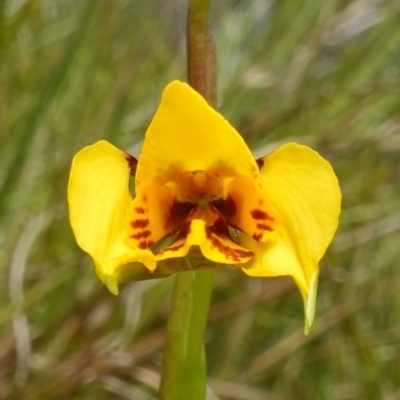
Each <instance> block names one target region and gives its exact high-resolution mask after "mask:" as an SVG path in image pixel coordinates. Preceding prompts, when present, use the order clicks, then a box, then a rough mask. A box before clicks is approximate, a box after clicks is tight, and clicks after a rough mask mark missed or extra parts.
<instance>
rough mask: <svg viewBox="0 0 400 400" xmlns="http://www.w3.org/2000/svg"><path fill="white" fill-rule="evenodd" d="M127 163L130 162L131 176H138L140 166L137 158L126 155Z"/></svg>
mask: <svg viewBox="0 0 400 400" xmlns="http://www.w3.org/2000/svg"><path fill="white" fill-rule="evenodd" d="M125 159H126V161H128V165H129V169H130V174H131V175H132V176H135V174H136V169H137V165H138V160H136V158H135V157H133V156H131V155H130V154H128V153H126V157H125Z"/></svg>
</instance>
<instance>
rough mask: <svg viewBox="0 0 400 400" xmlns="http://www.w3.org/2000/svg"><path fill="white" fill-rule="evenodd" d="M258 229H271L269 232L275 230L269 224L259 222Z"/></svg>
mask: <svg viewBox="0 0 400 400" xmlns="http://www.w3.org/2000/svg"><path fill="white" fill-rule="evenodd" d="M257 229H261V230H263V231H269V232H272V231H273V229H272V228H271V227H270V226H269V225H267V224H257Z"/></svg>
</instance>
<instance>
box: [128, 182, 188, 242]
mask: <svg viewBox="0 0 400 400" xmlns="http://www.w3.org/2000/svg"><path fill="white" fill-rule="evenodd" d="M136 192H137V196H136V197H135V199H134V201H133V203H132V206H131V208H130V211H129V221H130V225H129V228H128V232H129V237H130V239H131V241H132V243H134V245H135V246H136V247H138V248H140V249H146V248H148V247H150V246H152V245H153V244H154V243H156V242H158V241H159V240H161V239H163V238H165V237H167V236H169V235H171V234H172V233H174V232H176V231H177V230H178V229H179V228H180V227H181V225H182V224H183V222H184V221H185V219H186V218H187V217H188V215H189V213H190V211H191V210H192V208H193V207H194V205H193V204H190V203H181V202H178V201H177V199H176V194H175V191H174V190H173V189H172V188H170V187H168V186H164V185H160V184H158V183H153V184H152V185H149V186H146V187H145V188H142V189H138V190H137V191H136Z"/></svg>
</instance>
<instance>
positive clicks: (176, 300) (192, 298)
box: [160, 271, 214, 400]
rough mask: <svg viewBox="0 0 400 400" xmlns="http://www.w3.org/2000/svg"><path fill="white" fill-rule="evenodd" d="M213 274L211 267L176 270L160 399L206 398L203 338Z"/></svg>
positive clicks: (198, 399)
mask: <svg viewBox="0 0 400 400" xmlns="http://www.w3.org/2000/svg"><path fill="white" fill-rule="evenodd" d="M213 277H214V272H213V271H197V272H192V271H188V272H180V273H177V274H176V277H175V283H174V287H173V290H172V295H171V311H170V316H169V320H168V327H167V333H168V336H167V344H166V349H165V353H164V360H163V365H162V379H161V386H160V399H161V400H187V399H191V400H204V399H205V396H206V378H207V373H206V362H205V355H204V345H203V340H204V339H203V338H204V332H205V329H206V326H207V313H208V308H209V304H210V297H211V291H212V281H213Z"/></svg>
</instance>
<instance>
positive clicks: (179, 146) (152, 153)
mask: <svg viewBox="0 0 400 400" xmlns="http://www.w3.org/2000/svg"><path fill="white" fill-rule="evenodd" d="M193 171H210V172H211V173H216V174H217V175H218V176H219V177H221V178H233V177H237V176H245V177H248V178H250V179H252V180H253V181H255V182H256V184H258V185H259V184H260V173H259V169H258V167H257V164H256V162H255V160H254V159H253V157H252V154H251V152H250V150H249V149H248V147H247V146H246V144H245V142H244V140H243V139H242V137H241V136H240V135H239V134H238V133H237V132H236V130H235V129H234V128H233V127H232V126H231V125H230V124H229V122H228V121H226V120H225V119H224V118H223V116H222V115H221V114H219V113H218V112H217V111H215V110H214V109H213V108H211V107H210V106H209V105H208V104H207V102H206V101H205V100H204V99H203V97H202V96H201V95H199V94H198V93H197V92H196V91H195V90H193V89H192V88H191V87H190V86H189V85H187V84H186V83H182V82H179V81H173V82H171V83H170V84H168V85H167V86H166V88H165V89H164V92H163V95H162V98H161V102H160V105H159V107H158V110H157V112H156V114H155V116H154V118H153V120H152V122H151V124H150V126H149V128H148V130H147V132H146V136H145V140H144V143H143V148H142V154H141V155H140V159H139V163H138V167H137V173H136V187H137V188H141V187H145V186H147V185H150V184H152V183H154V182H157V183H161V184H165V183H168V182H174V181H176V178H177V176H179V174H180V173H182V172H184V173H185V172H193Z"/></svg>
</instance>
